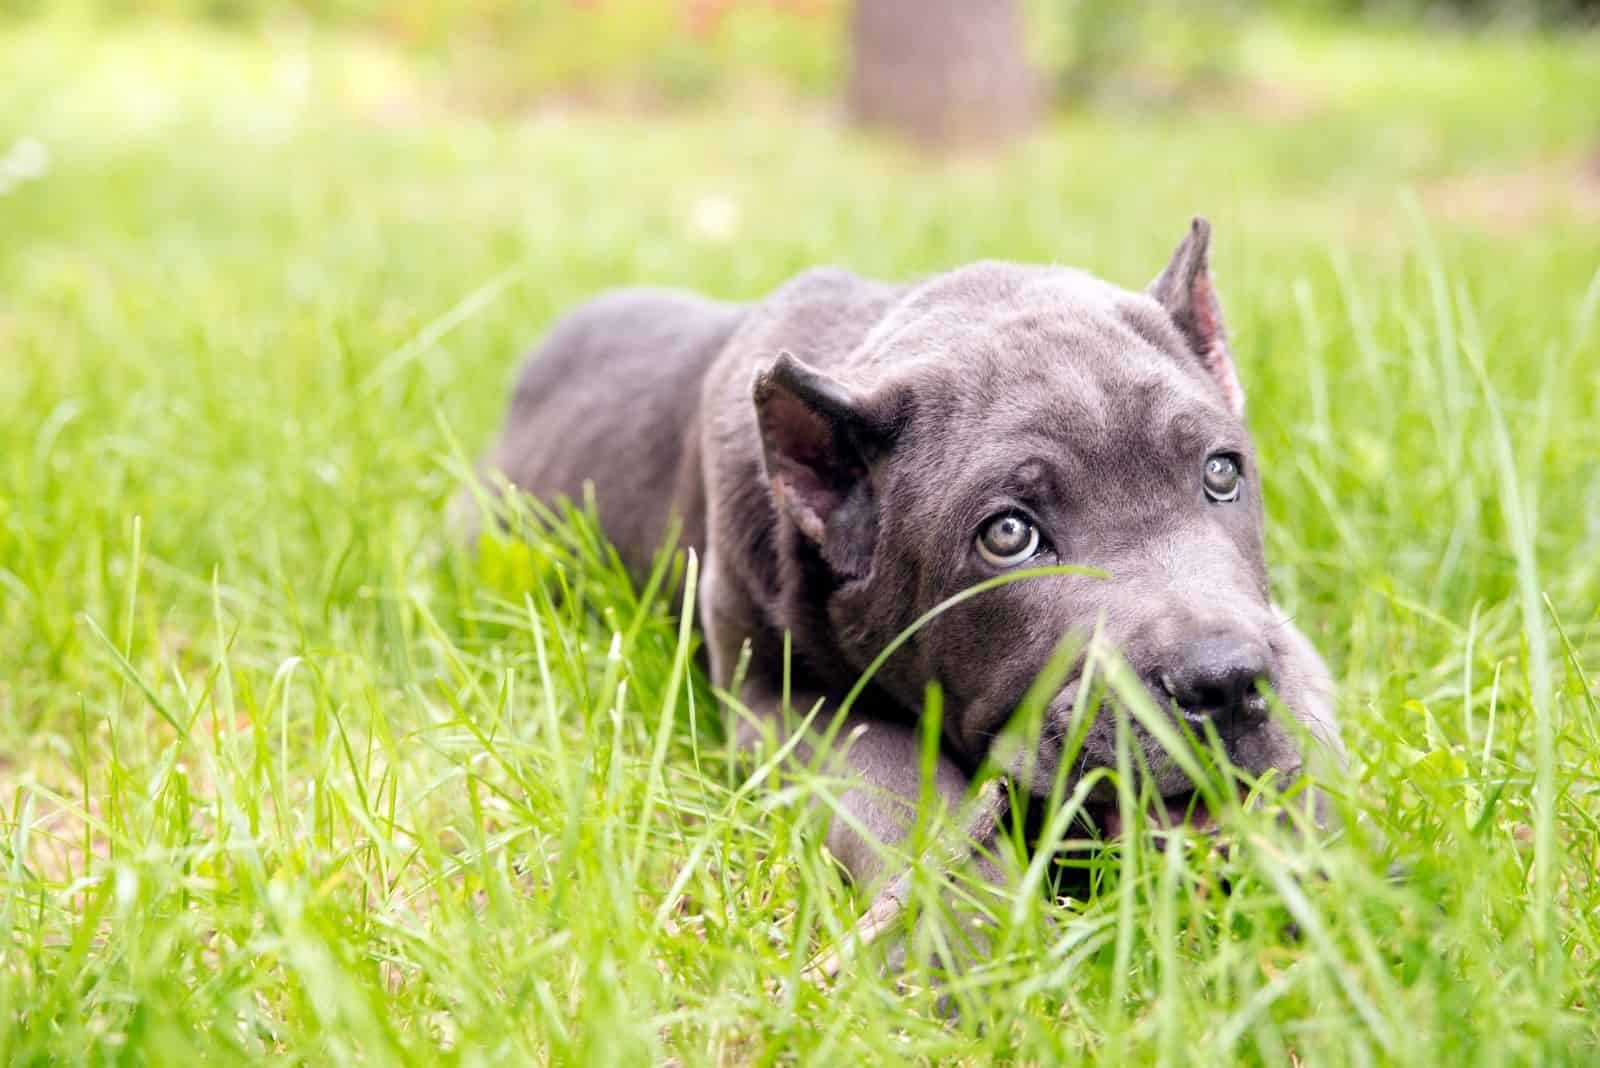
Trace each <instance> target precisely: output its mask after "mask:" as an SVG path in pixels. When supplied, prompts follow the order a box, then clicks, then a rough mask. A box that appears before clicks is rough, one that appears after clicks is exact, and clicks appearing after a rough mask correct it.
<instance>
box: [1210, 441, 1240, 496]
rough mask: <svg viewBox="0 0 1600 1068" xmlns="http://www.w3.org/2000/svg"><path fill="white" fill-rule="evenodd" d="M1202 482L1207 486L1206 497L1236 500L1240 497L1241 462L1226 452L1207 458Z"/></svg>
mask: <svg viewBox="0 0 1600 1068" xmlns="http://www.w3.org/2000/svg"><path fill="white" fill-rule="evenodd" d="M1201 481H1202V482H1203V483H1204V484H1205V489H1206V496H1207V497H1210V498H1211V499H1212V500H1214V501H1218V502H1225V501H1231V500H1233V499H1235V498H1236V497H1238V496H1239V461H1238V460H1236V459H1234V458H1233V457H1232V456H1229V455H1228V454H1227V453H1224V452H1219V453H1216V454H1214V455H1212V456H1209V457H1207V458H1206V471H1205V475H1204V476H1203V477H1202V479H1201Z"/></svg>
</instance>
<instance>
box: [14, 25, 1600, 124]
mask: <svg viewBox="0 0 1600 1068" xmlns="http://www.w3.org/2000/svg"><path fill="white" fill-rule="evenodd" d="M850 3H851V0H394V2H386V0H0V18H4V17H6V16H11V17H13V18H17V17H27V16H37V15H42V14H45V13H47V12H48V13H51V14H57V15H62V14H65V15H67V16H68V17H78V18H85V19H92V20H97V21H107V22H116V21H128V20H132V19H135V18H141V19H142V18H152V17H155V18H167V19H180V20H191V21H200V22H204V23H209V24H211V25H214V26H217V27H223V28H232V29H236V30H241V31H245V32H254V31H260V30H263V29H267V30H270V29H272V28H275V27H276V28H281V27H284V26H294V25H296V24H306V23H315V24H318V25H331V26H336V27H341V28H345V29H350V30H354V31H356V32H365V33H372V34H375V35H377V36H380V37H382V38H383V39H384V40H386V41H388V42H391V43H396V44H399V45H401V46H402V47H404V48H405V49H406V50H408V51H409V52H411V53H412V54H413V55H415V56H417V57H419V58H421V59H422V60H423V61H424V62H425V63H426V64H429V65H431V67H432V69H433V70H434V71H435V72H436V73H437V74H438V75H439V76H441V77H442V78H443V79H444V80H445V82H446V83H447V84H448V86H449V90H450V92H451V93H452V94H453V96H455V97H456V98H457V103H459V104H462V105H466V106H469V107H473V108H480V109H501V108H511V107H516V106H518V105H522V104H525V103H527V102H529V101H532V100H536V99H537V100H543V101H550V100H555V101H557V102H560V101H567V102H572V103H577V104H606V105H620V106H623V107H627V108H630V109H642V110H650V109H653V108H656V107H666V106H674V105H682V104H688V103H694V102H697V101H700V100H704V99H706V98H709V97H712V96H720V97H723V98H728V99H738V100H743V99H746V98H747V96H748V94H749V93H751V92H761V91H764V90H771V89H776V90H779V91H782V92H786V93H790V94H801V95H825V94H827V93H830V92H832V91H833V90H834V89H835V88H836V87H837V86H838V85H839V83H840V81H841V79H842V76H843V69H844V66H845V63H846V56H847V50H848V23H849V7H850ZM1022 3H1023V6H1024V9H1025V11H1026V14H1027V18H1028V21H1029V27H1030V33H1029V37H1030V42H1031V45H1032V54H1033V60H1034V63H1035V64H1036V66H1037V67H1038V69H1039V71H1040V73H1041V76H1042V77H1044V78H1045V79H1046V80H1047V81H1048V83H1049V84H1050V85H1051V87H1052V88H1053V89H1054V91H1055V95H1056V96H1058V97H1059V98H1061V99H1064V100H1067V101H1071V102H1089V103H1094V104H1099V105H1104V104H1111V105H1115V106H1133V107H1151V106H1162V105H1169V104H1172V103H1178V102H1186V101H1190V100H1192V99H1194V98H1195V97H1197V96H1204V95H1205V94H1207V93H1210V92H1214V91H1217V90H1221V89H1226V88H1227V87H1229V86H1230V85H1235V84H1238V83H1241V82H1247V81H1248V80H1247V79H1243V78H1242V77H1241V71H1242V69H1243V67H1244V64H1243V62H1242V60H1241V58H1240V56H1239V40H1240V36H1241V27H1242V26H1243V24H1244V23H1245V22H1246V21H1248V20H1250V19H1253V18H1256V17H1257V16H1259V15H1260V14H1261V13H1262V12H1263V11H1270V12H1273V13H1277V14H1279V15H1281V16H1285V17H1290V18H1297V19H1313V20H1316V21H1329V20H1335V19H1354V18H1361V19H1366V20H1373V21H1388V22H1415V21H1417V20H1426V21H1427V22H1428V23H1429V24H1430V26H1436V27H1439V28H1440V29H1443V28H1447V27H1449V26H1452V25H1454V26H1460V27H1463V28H1474V27H1479V26H1486V25H1494V26H1502V27H1504V26H1513V27H1515V26H1522V27H1527V26H1541V27H1556V28H1568V27H1577V26H1581V25H1588V24H1592V23H1593V22H1594V20H1595V18H1596V17H1597V16H1600V0H1266V2H1253V0H1187V2H1186V0H1151V2H1144V3H1137V4H1132V3H1126V2H1124V0H1022ZM1246 87H1247V88H1248V87H1249V86H1246Z"/></svg>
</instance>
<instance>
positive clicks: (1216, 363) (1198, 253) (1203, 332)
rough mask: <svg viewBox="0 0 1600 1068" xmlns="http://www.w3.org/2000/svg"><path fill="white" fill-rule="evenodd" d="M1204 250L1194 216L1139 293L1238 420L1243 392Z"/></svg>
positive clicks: (1204, 227) (1203, 228)
mask: <svg viewBox="0 0 1600 1068" xmlns="http://www.w3.org/2000/svg"><path fill="white" fill-rule="evenodd" d="M1210 244H1211V224H1210V223H1208V222H1206V220H1204V219H1202V218H1200V217H1198V216H1196V217H1195V220H1194V222H1193V223H1192V224H1191V225H1190V227H1189V233H1188V234H1187V235H1186V236H1185V237H1184V239H1183V243H1182V244H1180V245H1179V246H1178V250H1177V251H1176V252H1174V253H1173V254H1172V262H1171V263H1169V264H1167V269H1166V270H1164V271H1162V272H1161V274H1160V275H1159V276H1158V277H1157V278H1156V280H1155V281H1154V282H1151V283H1150V286H1149V288H1148V289H1147V290H1146V291H1145V292H1147V293H1149V294H1150V295H1151V296H1152V297H1154V298H1155V299H1156V300H1157V301H1158V302H1159V303H1160V304H1161V306H1162V307H1163V308H1165V309H1166V310H1167V314H1168V315H1170V316H1172V321H1173V322H1174V323H1176V324H1177V326H1178V329H1179V330H1180V331H1181V332H1182V333H1183V336H1184V339H1185V340H1186V341H1188V342H1189V347H1190V348H1191V349H1193V350H1194V354H1195V356H1196V357H1198V358H1199V360H1200V363H1201V365H1202V366H1203V367H1204V368H1205V369H1206V372H1207V373H1208V374H1210V375H1211V377H1212V378H1213V379H1214V380H1215V381H1216V383H1217V385H1218V386H1220V387H1221V388H1222V394H1223V396H1224V397H1226V398H1227V400H1228V406H1229V407H1230V408H1232V409H1233V413H1234V414H1235V415H1243V414H1244V389H1243V388H1242V387H1241V386H1240V385H1239V376H1238V374H1237V373H1236V372H1235V371H1234V369H1233V356H1232V354H1231V353H1229V352H1228V336H1227V329H1226V328H1225V327H1224V326H1223V324H1222V305H1221V304H1219V303H1218V302H1217V287H1216V284H1215V283H1214V282H1213V281H1212V279H1211V267H1210V265H1209V263H1208V262H1207V255H1206V253H1207V250H1208V248H1209V246H1210Z"/></svg>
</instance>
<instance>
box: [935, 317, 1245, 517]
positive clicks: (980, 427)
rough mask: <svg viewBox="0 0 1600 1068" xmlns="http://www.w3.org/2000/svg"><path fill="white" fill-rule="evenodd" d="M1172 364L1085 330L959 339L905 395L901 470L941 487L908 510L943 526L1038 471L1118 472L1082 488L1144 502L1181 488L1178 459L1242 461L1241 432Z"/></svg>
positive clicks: (1174, 358) (1073, 325)
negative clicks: (1217, 455)
mask: <svg viewBox="0 0 1600 1068" xmlns="http://www.w3.org/2000/svg"><path fill="white" fill-rule="evenodd" d="M1183 360H1184V356H1183V355H1180V354H1174V353H1171V352H1167V351H1162V350H1160V349H1158V348H1156V347H1155V346H1154V345H1153V344H1152V343H1151V342H1150V341H1149V340H1147V339H1146V338H1144V337H1142V336H1140V335H1139V334H1138V333H1137V332H1135V331H1133V330H1131V329H1127V328H1124V327H1121V326H1119V325H1118V324H1116V323H1109V324H1108V323H1106V322H1104V321H1097V320H1092V319H1082V318H1079V319H1073V318H1070V317H1052V318H1048V319H1042V320H1039V321H1035V322H1032V323H1030V324H1029V328H1028V329H1024V330H1012V331H1003V332H998V333H996V332H985V333H984V334H982V335H979V336H972V337H969V338H968V339H967V344H966V345H965V346H964V347H961V348H959V349H952V350H951V351H950V353H949V358H948V359H946V360H943V361H940V362H939V364H938V365H937V366H936V367H933V366H930V367H927V368H925V369H924V371H923V373H922V375H921V376H920V381H919V382H918V383H917V384H916V385H915V387H914V393H915V394H916V398H917V399H916V403H915V415H914V417H913V420H912V423H911V425H910V426H909V427H908V428H907V429H908V431H909V433H908V435H907V438H908V440H907V441H906V445H907V447H908V454H907V456H906V457H905V459H906V460H909V461H910V462H911V464H913V465H914V466H915V469H916V472H917V473H916V481H918V482H919V483H921V484H922V485H924V486H938V487H940V492H939V493H938V494H933V495H929V496H928V497H927V498H925V499H924V500H922V501H921V502H920V505H921V506H920V508H919V509H918V510H919V511H921V512H923V513H924V516H925V518H927V519H929V520H932V519H935V518H936V513H937V516H938V517H939V518H943V517H944V513H947V512H954V511H957V510H961V509H964V508H968V507H971V506H973V505H972V500H971V499H972V498H973V497H974V496H981V495H982V493H983V492H984V491H985V490H986V488H994V489H996V490H997V491H998V490H1003V489H1004V487H1005V485H1006V484H1007V483H1008V481H1012V480H1015V479H1017V478H1020V477H1024V476H1026V475H1028V474H1029V473H1030V472H1034V473H1037V471H1038V470H1039V469H1040V468H1041V467H1042V468H1043V469H1044V470H1046V471H1048V472H1049V473H1050V474H1051V476H1052V477H1053V478H1056V479H1059V480H1061V481H1063V482H1066V483H1069V484H1070V483H1080V484H1086V483H1088V482H1090V481H1091V479H1090V478H1089V477H1088V476H1090V475H1091V474H1096V473H1098V474H1100V475H1103V474H1104V473H1107V472H1117V473H1119V474H1120V475H1121V476H1123V483H1124V484H1123V485H1122V486H1119V485H1118V484H1115V483H1113V484H1109V485H1107V484H1106V480H1105V479H1104V478H1096V479H1094V480H1092V481H1096V482H1097V483H1098V484H1100V485H1101V486H1102V487H1103V488H1102V492H1106V493H1111V494H1115V493H1116V492H1119V490H1120V489H1122V488H1127V489H1128V490H1129V491H1130V492H1132V491H1133V490H1134V489H1135V488H1137V491H1138V492H1149V491H1151V490H1154V489H1159V488H1160V486H1161V484H1163V483H1164V481H1173V480H1176V479H1177V478H1178V477H1179V475H1180V473H1181V474H1183V476H1184V477H1187V476H1188V474H1189V473H1191V472H1190V470H1189V465H1188V464H1186V463H1185V462H1184V461H1185V460H1192V459H1194V458H1196V457H1203V456H1204V455H1205V454H1206V453H1207V452H1209V451H1212V450H1218V449H1226V450H1233V451H1240V452H1244V451H1248V445H1249V443H1248V440H1247V438H1246V437H1245V431H1244V427H1243V426H1242V424H1241V423H1240V422H1239V421H1238V419H1237V418H1236V417H1234V416H1233V415H1232V414H1231V413H1230V412H1229V411H1228V409H1227V407H1226V405H1225V403H1224V401H1223V400H1222V398H1221V396H1220V395H1219V394H1218V393H1217V391H1216V390H1215V389H1214V388H1212V387H1211V386H1210V384H1209V383H1208V382H1206V381H1205V379H1204V378H1203V377H1202V376H1201V375H1200V374H1199V373H1196V372H1195V371H1193V370H1192V369H1191V368H1189V367H1186V366H1185V364H1184V363H1183ZM1019 469H1023V470H1021V471H1019ZM1135 476H1139V477H1137V478H1136V477H1135ZM1135 484H1136V486H1135Z"/></svg>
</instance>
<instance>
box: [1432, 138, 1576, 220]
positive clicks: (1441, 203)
mask: <svg viewBox="0 0 1600 1068" xmlns="http://www.w3.org/2000/svg"><path fill="white" fill-rule="evenodd" d="M1422 200H1423V203H1424V204H1425V205H1426V206H1427V207H1428V208H1429V210H1431V211H1433V212H1436V213H1438V214H1439V215H1442V216H1444V217H1445V218H1447V219H1452V220H1455V221H1458V222H1463V223H1468V224H1472V225H1476V226H1480V227H1482V228H1483V229H1485V230H1492V231H1495V232H1498V233H1516V232H1519V231H1522V230H1526V229H1528V228H1530V227H1533V226H1535V225H1538V224H1541V223H1545V222H1548V221H1549V220H1550V219H1552V218H1562V219H1577V220H1579V221H1582V222H1594V223H1600V154H1597V155H1594V156H1590V157H1588V158H1585V159H1579V160H1565V161H1559V162H1554V163H1544V164H1534V165H1532V166H1527V167H1522V168H1519V169H1516V170H1496V171H1474V172H1471V173H1468V174H1462V175H1456V176H1454V177H1450V178H1446V179H1443V180H1442V181H1439V182H1435V183H1434V184H1432V185H1430V186H1426V187H1424V188H1423V190H1422Z"/></svg>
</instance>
